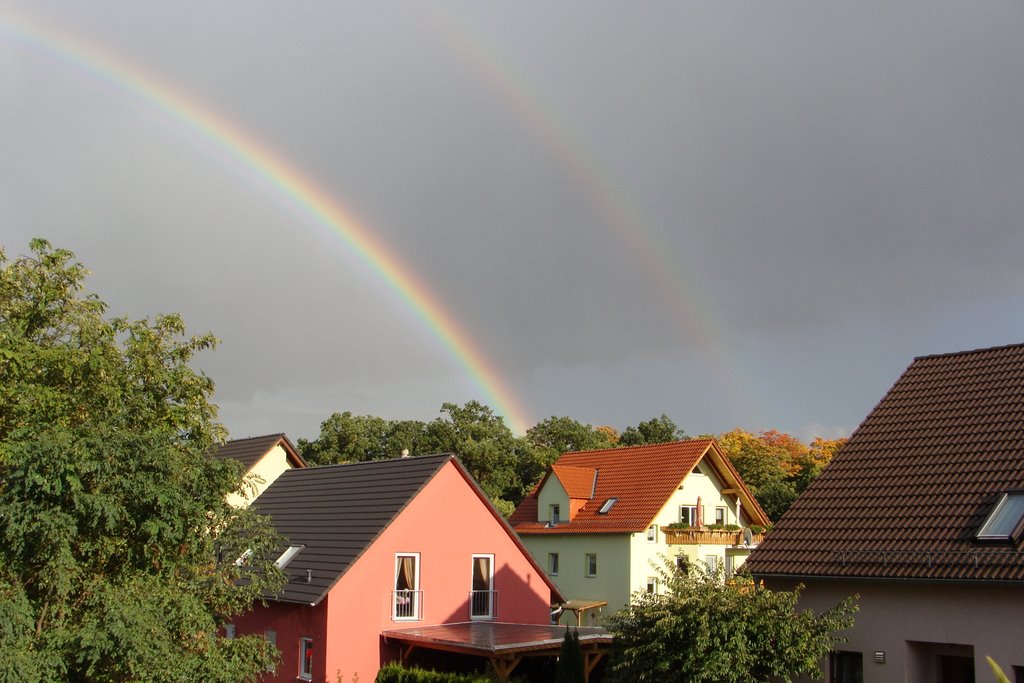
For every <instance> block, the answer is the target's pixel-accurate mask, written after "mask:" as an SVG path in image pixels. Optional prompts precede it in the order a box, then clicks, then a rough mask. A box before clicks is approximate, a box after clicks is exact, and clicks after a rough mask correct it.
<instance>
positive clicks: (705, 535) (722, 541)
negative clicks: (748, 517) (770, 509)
mask: <svg viewBox="0 0 1024 683" xmlns="http://www.w3.org/2000/svg"><path fill="white" fill-rule="evenodd" d="M661 533H662V536H663V537H664V539H665V542H666V543H668V544H669V545H743V530H742V529H709V528H707V527H689V528H687V529H673V528H671V527H667V526H663V527H661ZM763 540H764V534H763V533H762V534H751V535H750V544H749V545H757V544H758V543H760V542H761V541H763Z"/></svg>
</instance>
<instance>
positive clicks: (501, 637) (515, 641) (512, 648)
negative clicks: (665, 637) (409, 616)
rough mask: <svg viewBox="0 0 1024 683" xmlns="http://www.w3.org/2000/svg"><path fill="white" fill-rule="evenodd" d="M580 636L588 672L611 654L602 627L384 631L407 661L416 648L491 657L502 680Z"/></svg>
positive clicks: (485, 624) (485, 625)
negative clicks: (568, 635) (568, 636)
mask: <svg viewBox="0 0 1024 683" xmlns="http://www.w3.org/2000/svg"><path fill="white" fill-rule="evenodd" d="M570 628H571V629H572V630H573V631H576V632H577V633H578V634H579V638H580V648H581V649H582V650H583V656H584V663H585V664H586V672H587V676H588V677H589V675H590V672H591V671H593V669H594V667H595V666H596V665H597V663H598V662H599V661H600V660H601V657H603V656H604V654H605V653H606V652H607V651H608V648H609V647H610V646H611V643H612V634H610V633H608V631H606V630H605V629H603V628H601V627H598V626H580V627H575V626H557V625H554V626H553V625H546V624H508V623H502V622H493V621H470V622H460V623H455V624H438V625H436V626H419V627H413V628H399V629H391V630H387V631H383V632H382V633H381V635H382V636H383V637H384V639H385V640H395V641H398V642H401V643H402V644H403V645H404V646H405V647H404V648H403V652H402V660H403V661H404V660H406V659H407V657H408V655H409V653H410V652H411V651H412V649H413V648H415V647H423V648H427V649H430V650H442V651H445V652H458V653H461V654H468V655H476V656H478V657H487V659H488V660H490V662H491V665H492V666H493V667H494V670H495V672H496V673H497V674H498V677H499V678H502V679H506V678H508V677H509V675H510V674H511V673H512V670H513V669H515V667H516V666H517V665H518V664H519V662H520V661H522V659H523V657H527V656H554V655H557V654H558V653H559V652H560V651H561V648H562V641H563V640H564V638H565V632H566V630H567V629H570Z"/></svg>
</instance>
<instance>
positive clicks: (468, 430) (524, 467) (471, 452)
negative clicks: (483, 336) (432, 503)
mask: <svg viewBox="0 0 1024 683" xmlns="http://www.w3.org/2000/svg"><path fill="white" fill-rule="evenodd" d="M441 412H442V413H443V414H444V416H443V417H438V418H436V419H434V420H432V421H431V422H428V423H427V426H426V429H425V430H424V431H425V435H424V439H423V442H422V445H423V447H424V448H425V450H424V451H423V452H429V453H455V454H457V455H458V456H459V459H460V460H461V461H462V464H463V465H465V466H466V469H467V470H468V471H469V473H470V474H472V475H473V478H474V479H476V481H477V483H479V484H480V487H481V488H482V489H483V490H484V492H485V493H486V494H487V495H488V497H489V498H490V499H491V501H492V502H493V503H494V504H495V505H496V506H497V507H498V509H499V510H501V512H502V513H504V514H505V515H509V514H511V513H512V510H514V509H515V506H516V505H518V504H519V502H520V501H521V500H522V499H523V497H524V496H525V495H526V489H527V486H528V485H529V483H528V482H526V481H524V479H525V477H526V476H530V473H531V472H532V470H533V469H535V467H534V466H533V465H534V463H533V462H532V458H533V455H534V454H533V451H532V449H531V448H530V446H529V443H527V442H526V441H525V439H517V438H516V437H515V435H513V434H512V430H510V429H509V428H508V427H507V426H506V425H505V420H504V419H503V418H502V417H501V416H500V415H495V414H494V411H493V410H492V409H491V408H490V407H488V406H486V405H484V404H482V403H479V402H477V401H467V402H466V404H465V405H462V406H460V405H458V404H455V403H445V404H443V405H442V406H441Z"/></svg>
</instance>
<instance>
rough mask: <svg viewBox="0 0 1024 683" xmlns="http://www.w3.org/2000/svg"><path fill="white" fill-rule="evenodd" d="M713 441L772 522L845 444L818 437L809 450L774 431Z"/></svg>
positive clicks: (726, 435)
mask: <svg viewBox="0 0 1024 683" xmlns="http://www.w3.org/2000/svg"><path fill="white" fill-rule="evenodd" d="M716 439H717V441H718V444H719V446H721V447H722V450H724V451H725V453H726V455H728V456H729V460H730V461H731V462H732V464H733V465H734V466H735V467H736V469H737V471H739V473H740V476H741V477H743V481H744V482H745V483H746V484H747V486H748V487H750V490H751V492H752V493H753V494H754V497H755V498H757V502H758V503H760V504H761V507H762V508H764V511H765V512H766V513H767V514H768V516H769V517H770V518H771V519H772V520H777V519H778V518H779V517H781V516H782V513H783V512H785V511H786V510H787V509H788V508H789V506H790V505H792V504H793V501H794V500H796V497H797V496H798V495H800V493H802V492H803V490H804V489H806V488H807V486H808V485H809V484H810V483H811V481H813V480H814V478H815V477H817V476H818V474H820V473H821V470H822V468H823V467H824V466H825V465H826V464H828V462H829V460H831V458H832V455H833V454H834V453H835V451H836V450H838V448H839V447H840V446H841V445H842V444H843V443H845V442H846V440H845V439H836V440H832V441H829V440H825V439H821V438H818V439H815V440H814V442H813V443H812V444H811V446H810V447H808V446H806V445H805V444H803V443H802V442H801V441H800V440H799V439H797V438H796V437H794V436H792V435H790V434H786V433H783V432H779V431H776V430H774V429H772V430H768V431H764V432H761V433H760V434H756V435H755V434H751V433H750V432H748V431H745V430H743V429H739V428H736V429H733V430H732V431H729V432H725V433H724V434H719V435H718V436H717V437H716Z"/></svg>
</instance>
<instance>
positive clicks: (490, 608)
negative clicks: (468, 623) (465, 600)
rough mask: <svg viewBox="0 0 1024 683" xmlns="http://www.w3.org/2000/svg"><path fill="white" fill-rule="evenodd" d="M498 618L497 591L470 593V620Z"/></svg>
mask: <svg viewBox="0 0 1024 683" xmlns="http://www.w3.org/2000/svg"><path fill="white" fill-rule="evenodd" d="M497 616H498V591H470V592H469V617H470V619H495V618H497Z"/></svg>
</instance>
